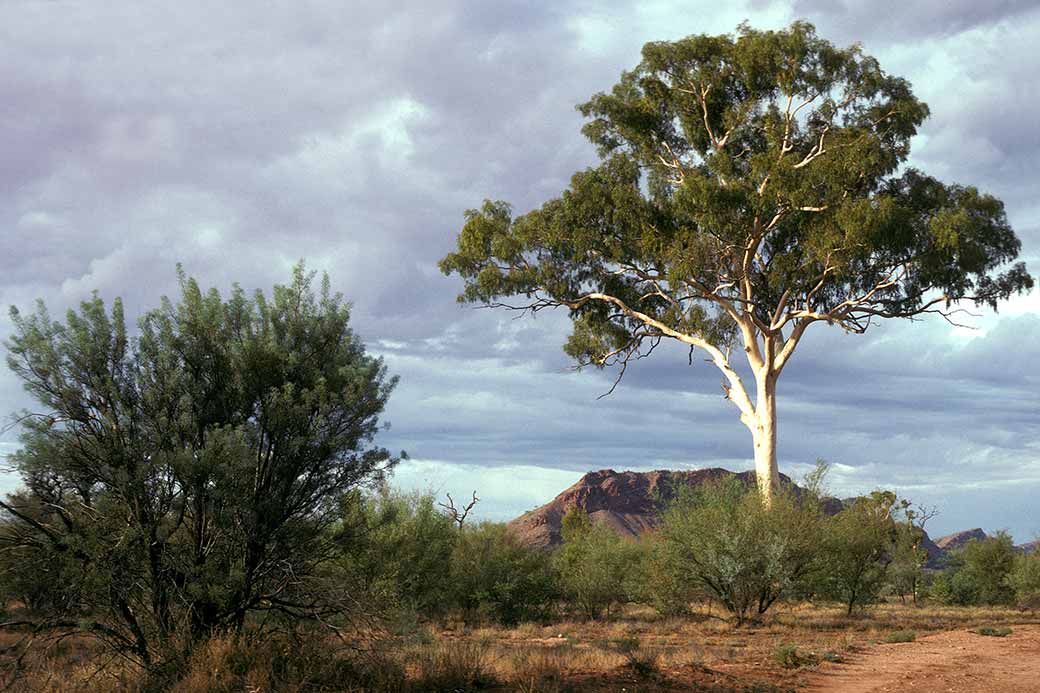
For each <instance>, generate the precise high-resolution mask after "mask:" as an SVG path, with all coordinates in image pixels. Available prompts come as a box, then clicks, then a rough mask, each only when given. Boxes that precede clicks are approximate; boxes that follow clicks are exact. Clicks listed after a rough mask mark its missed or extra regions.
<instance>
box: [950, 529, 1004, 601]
mask: <svg viewBox="0 0 1040 693" xmlns="http://www.w3.org/2000/svg"><path fill="white" fill-rule="evenodd" d="M1015 557H1016V552H1015V545H1014V542H1013V541H1012V539H1011V536H1010V535H1009V534H1008V533H1007V532H1004V531H1001V532H998V533H997V535H996V536H994V537H987V538H986V539H976V540H974V541H970V542H968V543H967V544H966V545H965V546H964V548H962V549H961V550H960V551H959V552H957V554H956V555H955V556H954V557H953V559H952V560H951V561H950V567H949V568H948V569H947V571H946V574H945V576H944V578H945V582H946V585H947V587H948V593H949V596H948V600H949V601H950V602H951V603H954V604H961V605H975V604H990V605H997V604H1010V603H1012V602H1013V601H1014V599H1015V591H1014V587H1013V586H1012V583H1011V574H1012V570H1013V569H1014V566H1015Z"/></svg>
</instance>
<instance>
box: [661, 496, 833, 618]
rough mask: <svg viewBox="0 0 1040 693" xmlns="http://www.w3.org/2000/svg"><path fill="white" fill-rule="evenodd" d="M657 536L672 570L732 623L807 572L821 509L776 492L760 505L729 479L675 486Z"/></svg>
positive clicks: (754, 614)
mask: <svg viewBox="0 0 1040 693" xmlns="http://www.w3.org/2000/svg"><path fill="white" fill-rule="evenodd" d="M661 535H662V538H663V539H664V541H665V542H667V543H668V544H670V547H669V550H668V555H669V556H671V557H672V558H673V560H675V561H677V566H678V568H677V573H678V574H683V575H686V576H687V579H688V580H689V581H690V582H691V583H692V584H693V585H696V586H699V587H701V588H702V589H703V590H704V591H706V592H708V593H709V594H711V595H713V596H714V597H716V598H717V599H718V600H719V602H720V603H721V604H722V605H723V606H724V607H725V608H726V609H727V610H728V611H730V612H731V613H732V614H733V616H734V618H735V619H736V622H737V624H738V625H740V624H743V623H745V622H746V621H748V620H754V619H757V618H758V617H759V616H761V615H762V614H764V613H765V612H766V611H767V610H768V609H769V608H770V607H771V606H772V605H773V604H774V603H775V602H776V601H777V600H778V599H780V597H781V596H783V595H784V594H785V593H786V592H787V591H788V590H789V589H791V588H792V587H793V586H795V585H796V584H798V583H799V582H801V581H802V580H804V579H805V578H806V577H807V576H808V574H809V572H810V570H811V569H812V567H813V565H814V561H815V559H816V555H817V552H818V547H819V544H820V539H821V513H820V508H819V505H818V503H817V502H816V499H815V497H813V496H812V495H811V494H806V495H804V496H803V497H802V498H796V497H795V496H794V494H793V493H788V492H783V493H780V494H778V495H777V497H776V498H775V499H774V501H773V502H772V503H770V504H768V505H767V504H766V503H765V500H764V499H763V498H762V496H761V495H760V494H758V493H753V492H752V493H749V492H748V489H746V488H745V487H744V486H743V485H741V484H740V483H739V482H738V481H736V480H730V481H724V482H721V483H716V484H707V485H705V486H703V487H701V488H699V489H682V490H680V492H679V494H678V495H677V496H676V498H675V499H674V500H673V501H671V502H670V503H669V504H668V505H667V506H666V509H665V512H664V517H663V525H662V528H661Z"/></svg>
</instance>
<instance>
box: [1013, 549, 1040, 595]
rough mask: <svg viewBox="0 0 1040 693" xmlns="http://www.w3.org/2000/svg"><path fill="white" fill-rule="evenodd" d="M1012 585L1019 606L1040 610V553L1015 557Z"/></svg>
mask: <svg viewBox="0 0 1040 693" xmlns="http://www.w3.org/2000/svg"><path fill="white" fill-rule="evenodd" d="M1010 583H1011V588H1012V589H1013V590H1014V591H1015V600H1016V602H1017V603H1018V605H1019V606H1021V607H1024V608H1029V609H1040V551H1038V552H1034V553H1031V554H1022V555H1019V556H1016V557H1015V562H1014V566H1013V567H1012V569H1011V576H1010Z"/></svg>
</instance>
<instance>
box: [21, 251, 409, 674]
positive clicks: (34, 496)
mask: <svg viewBox="0 0 1040 693" xmlns="http://www.w3.org/2000/svg"><path fill="white" fill-rule="evenodd" d="M312 282H313V275H310V274H308V273H306V272H305V271H304V269H303V267H302V266H297V267H296V268H295V269H294V271H293V276H292V281H291V282H290V284H288V285H286V286H276V287H275V289H274V293H273V296H272V297H270V298H268V297H266V296H264V295H263V294H262V293H259V292H258V293H257V294H256V295H255V296H254V297H253V298H251V299H250V298H247V296H246V294H245V293H244V292H243V291H242V290H241V289H239V288H237V287H236V288H235V290H234V291H233V292H232V294H231V296H230V297H229V298H228V299H227V300H224V299H222V298H221V296H220V295H219V294H218V293H217V292H216V291H215V290H211V291H209V292H208V293H203V292H202V290H201V289H200V288H199V286H198V285H197V284H196V282H195V281H194V280H192V279H188V278H186V277H184V276H183V275H182V276H181V289H182V295H181V300H180V302H179V303H178V304H174V303H173V302H171V301H169V300H164V301H163V303H162V307H161V308H159V309H157V310H154V311H152V312H150V313H148V314H147V315H146V316H145V317H144V318H143V319H142V320H141V321H140V332H139V335H138V336H136V337H134V336H133V335H132V334H131V332H130V331H129V330H128V329H127V326H126V322H125V319H124V315H123V308H122V304H121V302H120V301H119V300H118V299H117V300H116V301H115V303H114V305H113V308H112V310H111V312H110V313H107V312H106V310H105V306H104V304H103V302H102V301H101V299H100V298H98V297H96V296H95V297H94V298H93V299H92V300H90V301H87V302H85V303H83V304H82V305H81V307H80V309H79V311H78V312H77V311H69V313H68V315H67V317H66V320H65V322H64V323H61V322H56V321H53V320H52V319H51V318H50V316H49V315H48V313H47V311H46V309H45V308H44V307H43V305H42V304H41V305H40V306H39V308H38V310H37V312H36V313H35V314H34V315H31V316H28V317H26V316H23V315H21V314H20V313H19V312H18V311H17V310H14V309H12V313H11V315H12V320H13V322H14V327H15V334H14V336H13V337H12V338H11V340H10V342H9V344H8V349H9V352H10V355H9V357H8V363H9V365H10V367H11V369H12V370H13V371H14V373H15V375H16V376H18V377H19V378H20V379H21V380H22V382H23V383H24V385H25V388H26V390H27V391H28V392H29V394H30V395H31V396H32V397H33V398H34V399H35V400H36V401H37V403H38V408H37V409H36V411H34V412H31V413H29V412H27V413H25V414H23V416H22V419H21V420H22V423H23V429H24V432H23V436H22V449H21V451H20V452H18V453H16V454H15V455H14V456H13V460H14V463H15V465H16V466H17V468H18V470H19V471H20V472H21V475H22V480H23V483H24V484H25V490H24V492H22V493H20V494H17V495H15V496H12V497H10V498H9V499H8V500H7V501H6V502H0V507H2V508H4V509H5V510H6V511H7V512H8V513H9V514H10V516H11V518H12V519H13V521H14V524H15V525H16V527H17V531H16V532H15V533H14V534H13V535H5V537H11V536H13V542H12V543H11V544H9V545H8V548H13V549H16V550H17V551H19V552H21V553H22V555H25V556H29V557H31V558H32V559H33V560H39V561H43V562H46V563H51V564H54V565H59V564H60V565H61V566H62V567H61V571H62V577H63V580H62V582H61V583H60V584H56V585H54V589H55V590H57V591H58V592H60V595H59V596H58V597H56V598H55V597H52V598H51V599H50V603H51V604H53V605H56V604H60V605H61V606H60V607H57V608H50V609H48V610H47V611H48V613H46V614H41V615H40V616H39V618H36V619H35V621H36V625H37V627H39V628H52V629H56V630H58V631H59V632H81V631H85V632H87V633H90V634H93V635H95V636H98V637H101V638H104V639H105V640H106V641H107V642H108V643H110V644H111V645H113V646H114V647H116V648H118V649H119V650H120V651H121V652H122V653H124V654H125V655H127V656H129V657H132V658H135V659H136V660H138V661H140V662H141V663H143V664H145V665H150V664H154V663H156V661H157V660H158V659H161V658H162V656H163V655H164V654H167V653H168V652H167V650H168V648H170V647H171V646H172V644H173V643H174V642H177V641H182V640H184V641H188V642H191V641H192V640H195V639H198V638H201V637H204V636H206V635H207V634H209V633H210V632H212V631H213V630H214V629H225V628H231V629H238V628H241V627H242V625H243V624H244V623H245V620H246V618H247V616H248V615H249V614H253V613H266V614H268V615H270V616H272V617H275V618H277V617H279V616H282V617H286V618H289V619H298V618H310V619H321V620H323V621H327V620H328V619H329V618H331V617H333V616H334V615H335V614H336V613H339V612H340V611H341V610H342V609H343V608H346V605H348V604H350V603H351V602H350V599H349V596H350V595H344V594H342V593H341V590H339V589H338V588H336V586H335V585H333V584H330V583H328V582H326V581H323V580H321V579H320V578H321V575H322V569H323V567H325V566H327V565H329V564H330V561H331V560H332V559H333V558H334V557H335V550H336V547H335V543H334V542H333V541H332V536H331V532H329V531H328V530H329V528H330V527H331V526H332V525H333V524H334V523H335V521H336V520H337V517H338V514H339V513H338V501H339V499H340V497H341V496H342V494H343V493H344V492H346V491H348V490H349V489H352V488H356V487H358V486H361V485H365V484H368V483H371V482H373V481H375V480H377V479H379V478H380V477H381V475H382V472H383V470H385V469H386V468H387V467H389V466H390V465H392V464H393V463H394V462H395V458H393V457H392V456H391V455H390V454H389V453H388V452H387V451H386V450H384V449H382V448H379V447H375V446H373V444H372V443H373V438H374V436H375V435H376V433H377V431H378V430H379V422H378V420H379V415H380V414H381V413H382V411H383V407H384V405H385V403H386V401H387V398H388V397H389V395H390V392H391V390H392V389H393V387H394V384H395V382H396V380H395V379H394V378H390V377H388V376H387V374H386V369H385V367H384V366H383V364H382V362H381V360H379V359H376V358H372V357H371V356H368V355H367V354H366V353H365V349H364V346H363V344H362V343H361V341H360V340H359V339H358V338H357V337H356V336H355V335H354V333H353V332H352V331H351V329H350V327H349V311H348V308H347V306H346V305H344V304H343V302H342V299H341V297H340V296H338V295H335V294H333V293H332V292H331V291H330V288H329V282H328V279H327V278H325V280H324V281H323V282H322V285H321V288H320V291H319V292H317V293H315V291H313V290H312Z"/></svg>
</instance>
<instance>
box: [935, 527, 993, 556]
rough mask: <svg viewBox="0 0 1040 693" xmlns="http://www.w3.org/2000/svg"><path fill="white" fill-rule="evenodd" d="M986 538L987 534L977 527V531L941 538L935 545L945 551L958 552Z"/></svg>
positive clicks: (972, 530)
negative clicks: (970, 543)
mask: <svg viewBox="0 0 1040 693" xmlns="http://www.w3.org/2000/svg"><path fill="white" fill-rule="evenodd" d="M986 538H987V535H986V533H985V532H983V531H982V529H981V528H979V527H976V528H975V529H966V530H964V531H963V532H954V533H953V534H947V535H946V536H945V537H940V538H938V539H936V540H935V545H936V546H938V547H939V548H940V549H942V550H943V551H956V550H957V549H960V548H964V546H965V544H967V543H968V542H971V541H976V540H979V539H986Z"/></svg>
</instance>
